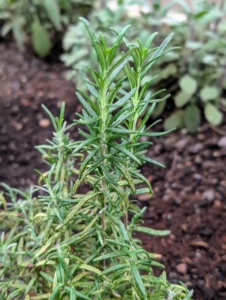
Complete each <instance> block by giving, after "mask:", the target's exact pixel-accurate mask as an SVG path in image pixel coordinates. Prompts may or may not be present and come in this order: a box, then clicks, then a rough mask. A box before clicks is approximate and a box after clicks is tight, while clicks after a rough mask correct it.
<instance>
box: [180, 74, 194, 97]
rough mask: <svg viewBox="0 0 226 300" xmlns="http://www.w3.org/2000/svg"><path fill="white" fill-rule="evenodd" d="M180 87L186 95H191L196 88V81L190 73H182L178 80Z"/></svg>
mask: <svg viewBox="0 0 226 300" xmlns="http://www.w3.org/2000/svg"><path fill="white" fill-rule="evenodd" d="M179 85H180V88H181V89H182V91H183V92H185V93H186V94H188V95H193V94H194V93H195V92H196V90H197V81H196V80H195V79H194V78H192V77H191V76H190V75H188V74H187V75H184V76H183V77H182V78H181V79H180V81H179Z"/></svg>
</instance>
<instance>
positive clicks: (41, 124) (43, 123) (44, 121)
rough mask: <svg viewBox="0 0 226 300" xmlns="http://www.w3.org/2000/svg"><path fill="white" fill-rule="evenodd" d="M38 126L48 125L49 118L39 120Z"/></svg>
mask: <svg viewBox="0 0 226 300" xmlns="http://www.w3.org/2000/svg"><path fill="white" fill-rule="evenodd" d="M38 123H39V126H41V127H48V126H49V125H50V120H49V119H41V120H39V122H38Z"/></svg>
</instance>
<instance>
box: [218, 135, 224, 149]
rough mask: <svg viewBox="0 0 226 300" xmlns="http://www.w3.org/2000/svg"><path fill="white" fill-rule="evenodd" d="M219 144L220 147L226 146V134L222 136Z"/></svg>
mask: <svg viewBox="0 0 226 300" xmlns="http://www.w3.org/2000/svg"><path fill="white" fill-rule="evenodd" d="M217 145H218V146H219V147H220V148H226V136H223V137H222V138H220V139H219V141H218V143H217Z"/></svg>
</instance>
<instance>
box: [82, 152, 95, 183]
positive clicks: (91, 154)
mask: <svg viewBox="0 0 226 300" xmlns="http://www.w3.org/2000/svg"><path fill="white" fill-rule="evenodd" d="M98 151H99V149H94V150H93V151H92V152H90V153H89V155H88V156H87V157H86V159H85V160H84V162H83V163H82V165H81V166H80V169H79V178H81V177H82V174H83V173H84V171H85V169H86V167H87V165H88V164H89V162H90V161H91V160H92V159H93V157H94V156H95V155H96V154H97V152H98Z"/></svg>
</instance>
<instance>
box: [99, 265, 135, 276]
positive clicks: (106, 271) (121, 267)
mask: <svg viewBox="0 0 226 300" xmlns="http://www.w3.org/2000/svg"><path fill="white" fill-rule="evenodd" d="M128 267H129V266H128V264H118V265H115V266H113V267H110V268H108V269H105V270H104V271H103V272H102V274H108V273H111V272H115V271H117V270H121V269H125V268H128Z"/></svg>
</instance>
